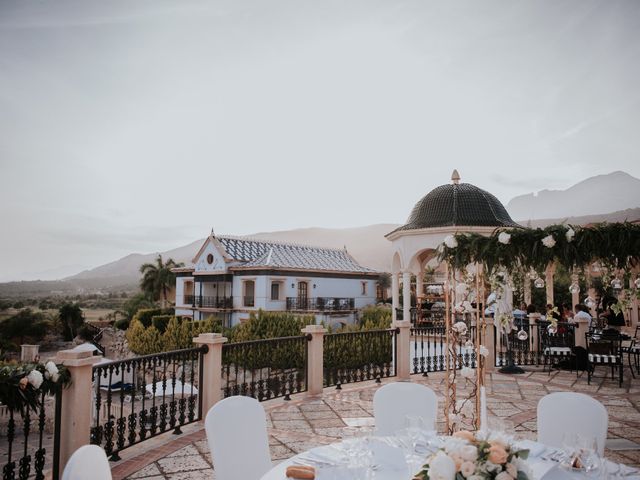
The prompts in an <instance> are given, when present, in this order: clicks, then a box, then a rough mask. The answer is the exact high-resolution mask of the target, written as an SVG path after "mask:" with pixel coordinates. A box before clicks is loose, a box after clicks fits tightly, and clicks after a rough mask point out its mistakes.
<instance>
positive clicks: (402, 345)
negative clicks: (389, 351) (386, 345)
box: [391, 320, 411, 382]
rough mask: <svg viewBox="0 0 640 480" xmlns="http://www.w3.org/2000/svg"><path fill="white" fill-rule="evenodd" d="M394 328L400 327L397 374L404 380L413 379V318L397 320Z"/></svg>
mask: <svg viewBox="0 0 640 480" xmlns="http://www.w3.org/2000/svg"><path fill="white" fill-rule="evenodd" d="M391 327H392V328H398V329H400V332H399V333H398V334H397V335H398V337H397V339H396V340H397V341H396V362H397V363H396V375H397V379H398V380H400V381H402V382H408V381H410V379H411V365H410V362H409V357H410V355H411V320H402V321H395V322H393V323H392V324H391Z"/></svg>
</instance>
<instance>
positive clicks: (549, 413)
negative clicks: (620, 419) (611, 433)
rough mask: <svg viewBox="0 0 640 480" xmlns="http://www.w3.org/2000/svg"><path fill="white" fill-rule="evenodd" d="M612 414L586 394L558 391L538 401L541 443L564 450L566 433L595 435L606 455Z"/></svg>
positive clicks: (600, 448)
mask: <svg viewBox="0 0 640 480" xmlns="http://www.w3.org/2000/svg"><path fill="white" fill-rule="evenodd" d="M608 426H609V415H608V413H607V409H606V408H604V405H602V404H601V403H600V402H599V401H597V400H596V399H595V398H592V397H590V396H589V395H585V394H583V393H575V392H555V393H550V394H549V395H546V396H545V397H543V398H542V399H541V400H540V401H539V402H538V442H540V443H543V444H545V445H548V446H550V447H555V448H562V439H563V436H564V435H565V433H570V434H578V435H585V436H593V437H595V439H596V441H597V442H598V451H599V452H600V454H601V455H602V454H603V453H604V442H605V441H606V439H607V427H608Z"/></svg>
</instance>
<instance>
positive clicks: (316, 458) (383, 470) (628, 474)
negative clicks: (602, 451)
mask: <svg viewBox="0 0 640 480" xmlns="http://www.w3.org/2000/svg"><path fill="white" fill-rule="evenodd" d="M435 438H438V439H440V440H442V439H443V438H444V437H435ZM399 443H402V442H399V441H398V439H397V438H396V437H371V439H370V440H369V441H368V447H367V448H369V449H370V451H371V455H370V457H371V459H370V461H369V464H368V465H367V466H361V465H356V464H355V462H352V461H351V460H350V458H349V455H348V452H347V450H348V448H347V446H346V445H345V444H344V443H342V442H337V443H334V444H331V445H324V446H320V447H316V448H312V449H310V450H307V451H305V452H302V453H300V454H298V455H295V456H293V457H291V458H288V459H286V460H283V461H282V462H280V463H279V464H277V465H275V466H274V467H273V468H272V469H271V470H269V471H268V472H267V473H265V474H264V475H263V476H262V478H261V480H286V479H287V478H288V477H287V476H286V471H287V467H289V466H292V465H307V466H312V467H314V468H315V472H316V473H315V479H316V480H372V479H373V480H411V478H413V474H415V473H416V472H418V471H419V470H420V465H422V464H424V463H426V460H427V459H428V457H429V456H430V455H431V454H432V453H433V452H434V451H435V450H437V448H438V447H437V446H435V447H433V448H431V449H429V451H427V452H425V453H424V455H422V459H420V458H418V459H417V460H418V461H414V462H413V463H412V465H411V466H409V465H408V463H407V459H406V458H407V457H406V456H405V450H403V448H401V446H399ZM404 443H405V446H406V443H407V442H406V441H405V442H404ZM436 445H437V443H436ZM515 445H516V446H518V448H526V449H529V452H530V453H529V459H528V461H527V462H528V464H529V467H530V469H531V472H532V473H533V478H532V479H531V480H582V479H617V478H620V479H629V480H640V470H638V469H634V468H631V467H627V466H625V465H622V464H617V463H613V462H611V461H604V462H603V466H602V467H601V468H600V469H598V470H595V471H592V472H589V473H586V472H583V471H573V470H570V469H567V467H565V466H563V465H562V464H561V462H560V461H559V455H558V454H559V453H560V452H559V451H558V449H555V448H550V447H546V446H545V445H543V444H541V443H538V442H533V441H530V440H524V441H515ZM605 469H606V471H605Z"/></svg>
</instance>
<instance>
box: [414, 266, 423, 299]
mask: <svg viewBox="0 0 640 480" xmlns="http://www.w3.org/2000/svg"><path fill="white" fill-rule="evenodd" d="M423 279H424V270H423V269H422V267H420V271H419V272H418V273H417V274H416V302H417V301H418V298H420V297H422V296H423V295H424V285H423Z"/></svg>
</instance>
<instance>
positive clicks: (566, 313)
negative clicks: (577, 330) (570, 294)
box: [562, 303, 573, 322]
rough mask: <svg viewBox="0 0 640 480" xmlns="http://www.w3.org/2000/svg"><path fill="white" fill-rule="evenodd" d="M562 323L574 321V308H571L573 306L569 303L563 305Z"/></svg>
mask: <svg viewBox="0 0 640 480" xmlns="http://www.w3.org/2000/svg"><path fill="white" fill-rule="evenodd" d="M562 321H563V322H572V321H573V308H571V304H569V303H563V304H562Z"/></svg>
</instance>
